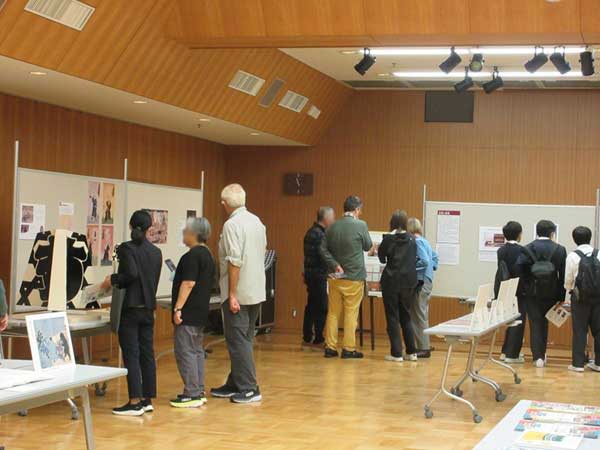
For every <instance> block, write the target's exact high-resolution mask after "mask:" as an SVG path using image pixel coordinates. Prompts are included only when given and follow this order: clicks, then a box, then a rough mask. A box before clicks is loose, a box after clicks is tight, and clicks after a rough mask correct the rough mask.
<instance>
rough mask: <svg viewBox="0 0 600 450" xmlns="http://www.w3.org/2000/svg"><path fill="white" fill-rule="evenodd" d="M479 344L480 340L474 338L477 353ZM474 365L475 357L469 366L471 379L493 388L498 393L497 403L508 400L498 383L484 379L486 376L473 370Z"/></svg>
mask: <svg viewBox="0 0 600 450" xmlns="http://www.w3.org/2000/svg"><path fill="white" fill-rule="evenodd" d="M492 340H493V339H492ZM478 343H479V338H473V347H474V348H475V351H476V349H477V344H478ZM474 363H475V357H474V356H473V358H472V359H471V361H470V365H469V375H470V376H471V378H472V379H473V380H476V381H481V382H482V383H483V384H487V385H488V386H489V387H491V388H492V389H493V390H494V391H495V392H496V401H498V402H501V401H504V400H505V399H506V394H504V393H503V392H502V389H501V388H500V385H499V384H498V383H496V382H495V381H494V380H492V379H491V378H487V377H484V376H482V375H480V374H479V373H478V372H477V371H475V370H474V369H473V365H474Z"/></svg>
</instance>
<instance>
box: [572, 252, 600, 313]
mask: <svg viewBox="0 0 600 450" xmlns="http://www.w3.org/2000/svg"><path fill="white" fill-rule="evenodd" d="M575 253H577V254H578V255H579V257H580V258H581V259H580V261H579V271H578V273H577V279H576V280H575V287H576V288H577V300H579V301H584V302H590V303H597V302H600V261H599V260H598V250H597V249H594V251H593V252H592V255H591V256H586V255H585V254H584V253H583V252H582V251H581V250H575Z"/></svg>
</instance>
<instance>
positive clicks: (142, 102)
mask: <svg viewBox="0 0 600 450" xmlns="http://www.w3.org/2000/svg"><path fill="white" fill-rule="evenodd" d="M133 103H135V104H136V105H145V104H146V103H148V102H147V101H146V100H134V101H133Z"/></svg>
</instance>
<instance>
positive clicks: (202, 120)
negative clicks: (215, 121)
mask: <svg viewBox="0 0 600 450" xmlns="http://www.w3.org/2000/svg"><path fill="white" fill-rule="evenodd" d="M198 122H210V119H207V118H206V117H201V118H200V119H198Z"/></svg>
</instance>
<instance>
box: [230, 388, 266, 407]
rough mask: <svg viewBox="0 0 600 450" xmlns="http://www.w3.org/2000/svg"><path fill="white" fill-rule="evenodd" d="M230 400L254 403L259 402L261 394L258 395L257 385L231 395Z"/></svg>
mask: <svg viewBox="0 0 600 450" xmlns="http://www.w3.org/2000/svg"><path fill="white" fill-rule="evenodd" d="M230 400H231V402H232V403H254V402H260V401H261V400H262V395H260V389H259V388H258V386H257V387H256V389H249V390H247V391H242V392H238V393H236V394H234V395H232V396H231V398H230Z"/></svg>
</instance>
